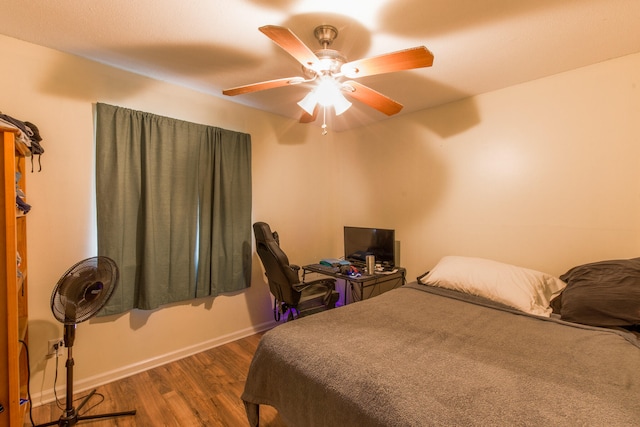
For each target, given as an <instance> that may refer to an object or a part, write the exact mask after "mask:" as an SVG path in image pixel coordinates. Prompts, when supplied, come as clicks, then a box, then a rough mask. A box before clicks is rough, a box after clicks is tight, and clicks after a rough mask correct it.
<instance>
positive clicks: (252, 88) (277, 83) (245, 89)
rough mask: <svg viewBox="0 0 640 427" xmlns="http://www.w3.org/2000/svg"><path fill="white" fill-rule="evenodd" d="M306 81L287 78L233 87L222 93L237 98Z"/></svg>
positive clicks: (299, 78)
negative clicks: (237, 96)
mask: <svg viewBox="0 0 640 427" xmlns="http://www.w3.org/2000/svg"><path fill="white" fill-rule="evenodd" d="M303 81H304V79H303V78H301V77H285V78H282V79H275V80H267V81H265V82H260V83H252V84H248V85H244V86H238V87H233V88H230V89H225V90H223V91H222V93H223V94H224V95H228V96H235V95H242V94H245V93H251V92H258V91H261V90H266V89H274V88H277V87H282V86H287V85H291V84H298V83H302V82H303Z"/></svg>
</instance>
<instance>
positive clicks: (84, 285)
mask: <svg viewBox="0 0 640 427" xmlns="http://www.w3.org/2000/svg"><path fill="white" fill-rule="evenodd" d="M118 278H119V272H118V267H117V265H116V263H115V261H113V260H112V259H111V258H108V257H105V256H98V257H93V258H87V259H85V260H82V261H80V262H78V263H76V264H75V265H73V266H72V267H71V268H69V269H68V270H67V271H66V272H65V273H64V274H63V275H62V277H61V278H60V280H58V283H57V284H56V287H55V288H54V290H53V293H52V294H51V311H52V312H53V315H54V316H55V318H56V319H57V320H58V321H60V322H62V323H64V324H65V325H71V324H76V323H80V322H84V321H85V320H88V319H90V318H91V317H93V316H95V315H96V314H97V313H98V312H99V311H100V310H101V309H102V307H104V305H105V304H106V303H107V301H108V300H109V298H110V297H111V294H112V293H113V291H114V289H115V287H116V284H117V282H118Z"/></svg>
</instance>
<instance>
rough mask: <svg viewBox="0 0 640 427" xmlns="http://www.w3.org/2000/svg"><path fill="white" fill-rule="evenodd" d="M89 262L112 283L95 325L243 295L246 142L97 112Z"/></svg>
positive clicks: (162, 120) (228, 134)
mask: <svg viewBox="0 0 640 427" xmlns="http://www.w3.org/2000/svg"><path fill="white" fill-rule="evenodd" d="M96 112H97V117H96V214H97V226H98V254H99V255H105V256H108V257H110V258H112V259H113V260H114V261H115V262H116V264H117V265H118V267H119V270H120V280H119V284H118V286H117V287H116V290H115V292H114V293H113V295H112V297H111V299H110V300H109V302H108V304H107V306H106V307H105V308H104V310H103V311H102V313H101V314H102V315H105V314H115V313H121V312H124V311H127V310H130V309H133V308H140V309H145V310H149V309H154V308H157V307H159V306H160V305H163V304H167V303H171V302H177V301H185V300H189V299H194V298H200V297H205V296H215V295H218V294H219V293H222V292H232V291H237V290H240V289H244V288H246V287H247V286H249V284H250V274H251V136H250V135H248V134H244V133H239V132H233V131H229V130H225V129H220V128H216V127H212V126H205V125H201V124H196V123H190V122H186V121H181V120H176V119H171V118H167V117H162V116H157V115H154V114H150V113H144V112H140V111H134V110H129V109H126V108H121V107H116V106H112V105H107V104H102V103H98V104H97V106H96Z"/></svg>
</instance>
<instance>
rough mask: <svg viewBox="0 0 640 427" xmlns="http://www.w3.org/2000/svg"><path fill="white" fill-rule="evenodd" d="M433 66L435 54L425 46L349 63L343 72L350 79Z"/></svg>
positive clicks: (345, 65)
mask: <svg viewBox="0 0 640 427" xmlns="http://www.w3.org/2000/svg"><path fill="white" fill-rule="evenodd" d="M431 65H433V54H432V53H431V52H430V51H429V49H427V48H426V47H424V46H418V47H414V48H410V49H405V50H400V51H397V52H392V53H387V54H385V55H380V56H374V57H371V58H365V59H359V60H356V61H351V62H347V63H346V64H344V65H343V66H342V67H341V70H340V71H341V72H342V74H344V75H345V76H346V77H348V78H350V79H355V78H358V77H365V76H372V75H375V74H384V73H391V72H394V71H403V70H411V69H414V68H422V67H430V66H431Z"/></svg>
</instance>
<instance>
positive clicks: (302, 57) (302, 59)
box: [259, 25, 318, 68]
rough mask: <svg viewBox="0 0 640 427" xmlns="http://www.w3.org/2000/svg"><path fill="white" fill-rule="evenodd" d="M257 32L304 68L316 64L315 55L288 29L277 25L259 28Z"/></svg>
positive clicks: (316, 58)
mask: <svg viewBox="0 0 640 427" xmlns="http://www.w3.org/2000/svg"><path fill="white" fill-rule="evenodd" d="M259 30H260V31H262V33H263V34H264V35H266V36H267V37H269V38H270V39H271V40H272V41H273V42H274V43H275V44H277V45H278V46H280V47H281V48H282V49H284V50H285V51H286V52H287V53H288V54H289V55H291V56H293V57H294V58H295V59H296V60H297V61H298V62H299V63H301V64H302V65H303V66H304V67H307V68H313V66H314V65H316V64H317V63H318V57H317V56H316V54H315V53H313V51H312V50H311V49H309V47H308V46H307V45H306V44H304V43H303V42H302V40H300V39H299V38H298V36H296V35H295V34H294V33H293V31H291V30H290V29H288V28H285V27H279V26H277V25H265V26H264V27H260V28H259Z"/></svg>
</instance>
